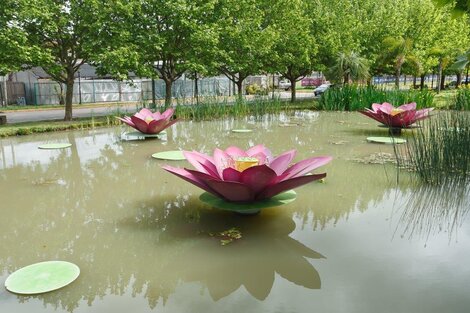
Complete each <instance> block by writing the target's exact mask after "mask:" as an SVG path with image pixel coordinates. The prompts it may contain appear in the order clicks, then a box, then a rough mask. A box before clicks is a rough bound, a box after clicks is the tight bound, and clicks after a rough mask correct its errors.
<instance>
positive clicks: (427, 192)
mask: <svg viewBox="0 0 470 313" xmlns="http://www.w3.org/2000/svg"><path fill="white" fill-rule="evenodd" d="M408 193H409V195H407V196H408V197H407V201H406V202H405V203H404V204H403V205H402V210H400V212H401V216H400V218H399V220H398V225H397V232H398V233H399V234H401V235H402V236H408V238H412V237H413V236H418V237H425V238H426V239H427V238H429V236H431V235H435V234H437V233H447V234H448V236H449V240H450V239H452V237H453V236H454V235H457V231H458V228H459V227H460V226H461V225H462V222H463V221H464V219H465V218H466V216H467V214H468V213H469V211H470V182H469V181H466V180H460V179H455V180H446V183H445V184H441V185H431V186H430V185H420V186H417V187H414V188H410V189H409V190H408Z"/></svg>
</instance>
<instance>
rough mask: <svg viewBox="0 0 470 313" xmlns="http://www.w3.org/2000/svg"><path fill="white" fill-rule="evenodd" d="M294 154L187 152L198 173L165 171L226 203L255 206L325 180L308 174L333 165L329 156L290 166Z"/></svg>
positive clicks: (236, 150) (262, 150)
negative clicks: (246, 203) (255, 203)
mask: <svg viewBox="0 0 470 313" xmlns="http://www.w3.org/2000/svg"><path fill="white" fill-rule="evenodd" d="M295 153H296V151H295V150H290V151H287V152H284V153H283V154H281V155H279V156H277V157H273V156H272V154H271V151H269V150H268V149H267V148H266V147H264V146H263V145H257V146H254V147H252V148H250V149H248V150H246V151H244V150H242V149H240V148H238V147H235V146H232V147H229V148H227V149H226V150H221V149H215V150H214V155H213V156H208V155H205V154H202V153H199V152H196V151H193V152H189V151H185V152H184V156H185V157H186V159H187V160H188V161H189V163H191V164H192V165H193V166H194V167H195V168H196V170H191V169H187V168H184V169H183V168H175V167H171V166H163V168H164V169H165V170H167V171H168V172H170V173H172V174H175V175H177V176H179V177H181V178H183V179H184V180H186V181H188V182H190V183H192V184H194V185H196V186H198V187H200V188H202V189H204V190H205V191H207V192H209V193H211V194H213V195H215V196H217V197H219V198H222V199H225V200H226V201H230V202H252V201H258V200H263V199H269V198H271V197H273V196H275V195H277V194H280V193H282V192H284V191H287V190H290V189H293V188H295V187H299V186H302V185H304V184H307V183H309V182H312V181H315V180H318V179H321V178H324V177H325V176H326V173H322V174H311V175H306V174H308V173H309V172H310V171H313V170H315V169H316V168H318V167H320V166H322V165H325V164H327V163H328V162H330V161H331V159H332V158H331V157H330V156H322V157H311V158H308V159H305V160H303V161H300V162H297V163H295V164H293V165H292V166H289V165H290V164H291V162H292V160H293V159H294V156H295Z"/></svg>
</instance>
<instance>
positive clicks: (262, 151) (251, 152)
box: [246, 144, 273, 160]
mask: <svg viewBox="0 0 470 313" xmlns="http://www.w3.org/2000/svg"><path fill="white" fill-rule="evenodd" d="M246 154H247V155H248V156H250V157H256V156H259V155H264V156H265V157H264V158H265V159H266V158H268V159H269V160H272V156H273V155H272V153H271V151H269V149H268V148H266V147H265V146H264V145H262V144H261V145H256V146H253V147H251V148H250V149H248V150H246Z"/></svg>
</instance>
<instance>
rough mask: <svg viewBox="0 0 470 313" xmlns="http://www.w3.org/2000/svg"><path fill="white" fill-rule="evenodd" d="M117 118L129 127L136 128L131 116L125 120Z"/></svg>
mask: <svg viewBox="0 0 470 313" xmlns="http://www.w3.org/2000/svg"><path fill="white" fill-rule="evenodd" d="M116 118H117V119H119V120H121V121H123V122H124V123H126V124H127V125H129V126H131V127H134V128H135V124H134V123H133V122H132V120H131V118H130V117H129V116H125V117H124V118H120V117H116Z"/></svg>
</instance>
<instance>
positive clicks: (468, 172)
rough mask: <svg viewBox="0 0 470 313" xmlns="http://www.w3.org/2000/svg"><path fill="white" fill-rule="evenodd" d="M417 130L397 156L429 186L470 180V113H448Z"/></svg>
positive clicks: (442, 113) (438, 115)
mask: <svg viewBox="0 0 470 313" xmlns="http://www.w3.org/2000/svg"><path fill="white" fill-rule="evenodd" d="M423 126H424V127H422V128H418V129H416V130H415V131H413V133H412V135H411V136H410V138H408V142H407V144H406V145H405V146H404V148H403V149H399V150H398V151H399V152H398V153H397V157H398V158H399V159H401V161H402V164H406V166H407V167H408V168H410V169H411V170H412V171H413V172H414V173H415V174H416V176H417V177H418V179H419V180H420V181H421V182H423V183H426V184H442V183H444V182H446V181H447V180H448V179H451V180H455V179H463V180H465V181H466V180H468V179H469V178H470V112H458V111H445V112H440V113H439V114H437V115H436V116H433V117H431V118H430V119H429V120H428V121H427V123H426V124H425V125H423Z"/></svg>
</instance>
